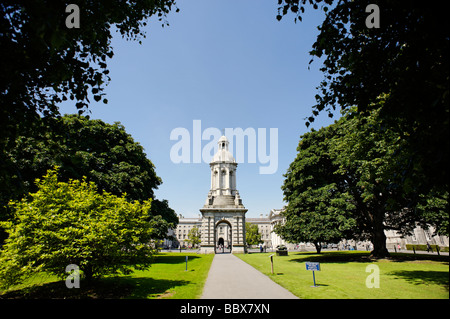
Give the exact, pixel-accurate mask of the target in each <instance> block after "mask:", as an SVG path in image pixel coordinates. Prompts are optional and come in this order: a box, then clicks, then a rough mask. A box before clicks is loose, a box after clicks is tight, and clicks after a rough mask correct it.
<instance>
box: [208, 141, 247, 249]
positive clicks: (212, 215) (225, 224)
mask: <svg viewBox="0 0 450 319" xmlns="http://www.w3.org/2000/svg"><path fill="white" fill-rule="evenodd" d="M218 144H219V150H218V151H217V153H216V154H215V155H214V157H213V159H212V161H211V163H210V164H209V166H210V168H211V188H210V190H209V193H208V197H207V198H206V202H205V205H204V206H203V208H202V209H200V212H201V213H202V227H201V228H202V229H201V232H202V242H201V247H202V248H201V250H202V252H206V253H214V252H216V248H217V247H218V246H222V247H223V246H224V245H226V246H227V248H228V247H229V248H230V249H231V252H233V253H244V252H246V243H245V213H246V212H247V209H246V208H245V207H244V205H242V200H241V198H240V196H239V192H238V190H237V189H236V168H237V163H236V161H235V159H234V157H233V155H232V154H231V153H230V151H229V150H228V145H229V142H228V139H227V138H226V137H225V136H222V137H221V138H220V139H219V142H218ZM223 228H225V229H226V231H225V232H223ZM219 230H220V232H219ZM221 251H225V249H223V250H221Z"/></svg>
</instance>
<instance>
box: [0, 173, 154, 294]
mask: <svg viewBox="0 0 450 319" xmlns="http://www.w3.org/2000/svg"><path fill="white" fill-rule="evenodd" d="M37 187H38V190H37V192H35V193H33V194H31V196H30V198H28V199H22V200H21V201H17V202H11V203H10V205H11V206H12V207H14V216H13V218H11V219H10V220H9V221H7V222H2V223H1V225H2V226H3V227H4V228H5V229H6V230H7V232H8V233H9V237H8V239H7V240H6V244H5V245H4V247H3V249H2V251H1V254H0V282H1V284H2V285H4V286H10V285H13V284H17V283H19V282H21V281H23V280H24V279H26V278H28V277H30V276H32V275H33V274H36V273H39V272H48V273H51V274H54V275H57V276H58V277H60V278H64V277H66V276H67V273H66V272H65V269H66V266H67V265H69V264H76V265H78V266H79V267H80V269H81V270H82V271H83V274H84V276H85V278H87V279H91V278H93V277H99V276H103V275H106V274H114V273H118V272H120V273H129V272H131V271H132V267H134V268H137V269H145V268H147V267H149V265H150V262H151V258H152V254H153V248H152V247H151V245H149V242H150V240H151V238H152V233H153V230H152V228H151V225H150V223H149V222H148V221H147V219H148V212H149V210H150V205H151V200H149V201H143V202H142V203H140V202H138V201H135V202H133V203H130V202H129V201H127V200H126V198H125V197H124V196H122V197H117V196H115V195H112V194H110V193H107V192H103V193H102V194H100V193H99V192H98V189H97V187H96V186H95V184H94V183H93V182H87V181H86V179H83V180H82V181H80V180H73V179H71V180H69V181H68V182H60V181H58V178H57V171H56V170H49V171H48V173H47V175H45V176H44V177H43V178H42V179H40V180H37Z"/></svg>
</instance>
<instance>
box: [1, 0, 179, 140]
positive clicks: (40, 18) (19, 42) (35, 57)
mask: <svg viewBox="0 0 450 319" xmlns="http://www.w3.org/2000/svg"><path fill="white" fill-rule="evenodd" d="M72 3H74V4H76V5H78V7H79V9H80V28H67V26H66V18H67V16H68V15H69V14H68V13H66V6H67V5H68V3H67V2H64V1H47V0H39V1H13V0H6V1H2V3H1V4H0V47H1V48H2V50H1V51H0V52H1V53H0V69H1V70H2V72H1V74H0V105H2V107H1V110H0V147H3V146H4V145H3V144H4V143H6V141H7V140H5V137H12V138H13V137H14V136H15V133H16V129H17V127H16V124H18V123H24V122H26V123H29V122H30V121H31V122H33V121H34V120H35V119H36V117H37V115H38V114H41V115H44V116H53V115H55V114H58V108H57V103H59V102H61V101H65V100H68V99H70V100H74V101H76V107H77V109H79V110H80V112H82V111H83V110H85V109H87V108H88V105H89V103H90V99H92V98H93V100H95V101H100V100H103V102H104V103H107V99H105V98H104V93H102V92H103V90H104V88H105V85H106V84H107V82H108V81H109V80H110V78H109V75H108V74H109V70H108V68H107V60H108V59H109V58H111V57H112V56H113V48H112V47H111V38H112V29H113V27H114V28H115V29H116V30H117V31H118V32H119V33H120V34H121V35H122V36H123V37H124V38H126V39H132V40H140V39H141V38H142V37H144V36H145V34H144V32H143V31H142V27H144V26H145V25H146V20H147V19H148V18H149V17H151V16H155V15H156V16H157V18H158V19H159V20H160V21H162V23H163V25H164V24H167V21H166V16H167V14H168V13H169V11H170V10H171V9H172V6H174V5H175V1H174V0H151V1H135V0H129V1H109V0H95V1H92V0H77V1H73V2H72ZM177 11H178V9H177Z"/></svg>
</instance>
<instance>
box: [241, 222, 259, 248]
mask: <svg viewBox="0 0 450 319" xmlns="http://www.w3.org/2000/svg"><path fill="white" fill-rule="evenodd" d="M245 240H246V241H247V245H258V244H260V243H262V242H263V241H262V240H261V234H260V233H259V230H258V225H255V224H251V223H245Z"/></svg>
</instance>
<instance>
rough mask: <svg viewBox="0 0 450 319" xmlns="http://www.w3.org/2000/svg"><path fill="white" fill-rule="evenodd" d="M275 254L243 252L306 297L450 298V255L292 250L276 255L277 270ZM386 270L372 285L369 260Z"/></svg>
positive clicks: (256, 264) (253, 261) (247, 257)
mask: <svg viewBox="0 0 450 319" xmlns="http://www.w3.org/2000/svg"><path fill="white" fill-rule="evenodd" d="M270 254H271V253H264V254H259V253H256V254H246V255H237V256H238V257H239V258H241V259H242V260H244V261H245V262H247V263H248V264H250V265H252V266H253V267H255V268H256V269H258V270H259V271H261V272H262V273H264V274H266V275H268V276H269V277H270V278H271V279H272V280H273V281H275V282H277V283H278V284H280V285H281V286H283V287H285V288H286V289H288V290H289V291H291V292H292V293H293V294H295V295H296V296H298V297H300V298H306V299H310V298H311V299H325V298H332V299H357V298H361V299H380V298H381V299H392V298H394V299H395V298H399V299H415V298H421V299H428V298H430V299H442V298H443V299H448V298H449V263H448V256H445V257H444V256H441V258H433V257H437V256H431V257H430V256H420V255H417V256H416V257H415V258H417V259H415V258H414V256H413V255H408V254H392V257H391V258H388V259H379V260H376V259H375V260H371V259H370V258H369V254H368V253H367V252H358V251H351V252H343V251H340V252H323V253H322V254H320V255H318V254H316V253H310V252H304V253H292V252H289V256H276V255H274V256H273V258H274V274H273V275H272V274H271V269H270V258H269V255H270ZM306 261H314V262H320V267H321V271H318V272H317V271H316V272H315V277H316V284H317V285H319V287H316V288H314V287H311V286H312V285H313V276H312V271H307V270H306V267H305V262H306ZM371 264H375V265H377V266H378V267H379V270H380V288H367V287H366V278H367V277H368V276H369V275H371V272H366V267H367V266H368V265H371Z"/></svg>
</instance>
